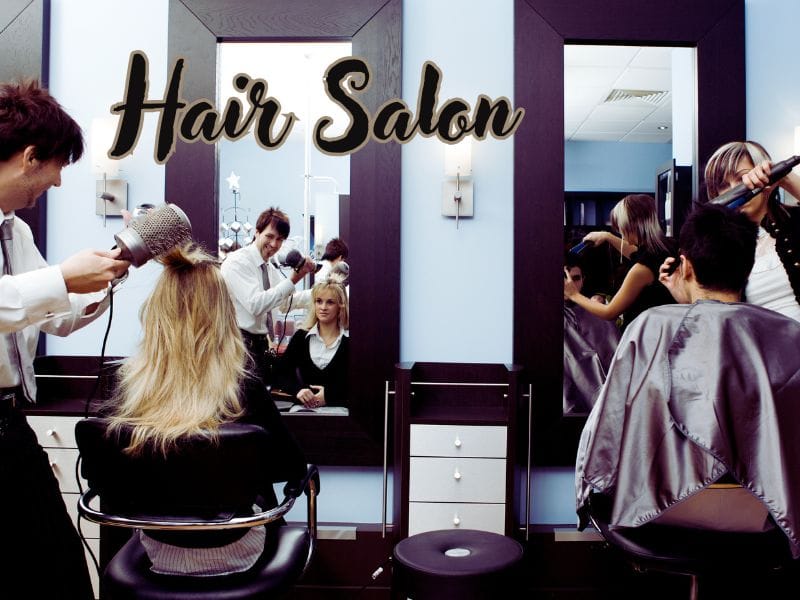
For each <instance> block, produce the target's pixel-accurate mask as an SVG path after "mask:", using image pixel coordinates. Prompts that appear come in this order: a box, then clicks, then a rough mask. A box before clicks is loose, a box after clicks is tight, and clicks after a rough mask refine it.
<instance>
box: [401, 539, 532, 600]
mask: <svg viewBox="0 0 800 600" xmlns="http://www.w3.org/2000/svg"><path fill="white" fill-rule="evenodd" d="M392 558H393V566H392V595H393V597H395V598H406V597H408V598H412V600H434V599H435V600H441V599H442V598H458V600H483V599H487V598H497V597H501V596H498V594H511V593H512V592H513V591H514V587H515V584H516V583H518V582H517V581H516V580H517V575H518V573H517V572H518V567H519V566H520V565H521V563H522V545H521V544H520V543H519V542H517V541H516V540H513V539H511V538H509V537H505V536H502V535H499V534H497V533H490V532H488V531H476V530H473V529H444V530H440V531H428V532H426V533H419V534H417V535H412V536H411V537H408V538H406V539H404V540H403V541H401V542H400V543H398V544H397V545H396V546H395V547H394V552H393V557H392Z"/></svg>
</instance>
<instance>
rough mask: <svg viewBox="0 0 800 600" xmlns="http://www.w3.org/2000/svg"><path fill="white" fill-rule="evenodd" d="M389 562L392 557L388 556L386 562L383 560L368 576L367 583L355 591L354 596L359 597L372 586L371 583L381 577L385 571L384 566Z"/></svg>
mask: <svg viewBox="0 0 800 600" xmlns="http://www.w3.org/2000/svg"><path fill="white" fill-rule="evenodd" d="M391 562H392V557H391V555H389V557H387V558H386V560H384V561H383V562H382V563H381V564H380V565H378V568H377V569H375V570H374V571H373V572H372V574H371V575H370V576H369V581H368V582H367V583H365V584H364V585H362V586H361V587H360V588H359V589H358V590H356V592H355V593H356V595H357V596H360V595H361V594H363V593H364V591H365V590H366V589H367V588H368V587H370V586H372V584H373V582H374V581H375V580H376V579H378V577H380V576H381V574H382V573H383V572H384V571H385V570H386V566H387V565H388V564H389V563H391Z"/></svg>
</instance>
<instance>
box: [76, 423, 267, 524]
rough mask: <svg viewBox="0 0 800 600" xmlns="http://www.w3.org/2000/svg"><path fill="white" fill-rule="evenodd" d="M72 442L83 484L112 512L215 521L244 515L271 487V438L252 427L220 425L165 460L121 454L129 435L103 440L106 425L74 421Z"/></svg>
mask: <svg viewBox="0 0 800 600" xmlns="http://www.w3.org/2000/svg"><path fill="white" fill-rule="evenodd" d="M75 437H76V440H77V442H78V448H79V450H80V453H81V473H82V475H83V477H84V478H85V479H86V480H87V481H88V482H89V487H90V488H92V489H93V490H95V491H96V492H98V493H99V494H100V497H101V499H102V501H103V502H104V504H105V506H108V507H112V508H113V509H114V510H124V509H125V507H126V506H130V507H133V506H135V507H136V510H153V511H154V512H156V511H157V512H163V511H169V512H170V513H171V514H175V515H180V514H187V515H189V514H191V515H216V514H219V513H220V512H221V511H222V512H224V511H225V510H226V509H230V510H233V511H239V510H243V509H248V508H249V507H250V506H251V505H252V504H253V502H254V501H255V500H256V498H257V496H258V494H259V493H260V491H261V490H264V489H265V486H268V485H269V484H270V481H269V470H270V469H269V464H268V462H269V457H270V455H271V454H270V444H269V441H270V435H269V433H268V432H266V431H265V430H264V429H263V428H261V427H258V426H257V425H252V424H246V423H228V424H224V425H222V426H221V427H220V428H219V431H218V432H217V435H216V437H215V438H212V437H211V436H207V435H198V436H192V437H189V438H186V439H185V440H183V441H181V442H180V444H178V446H177V447H176V448H175V449H174V450H172V451H170V452H169V453H168V454H167V456H166V457H165V456H164V455H163V454H161V453H160V452H159V451H156V450H146V451H144V452H143V453H141V454H139V455H135V456H131V455H130V454H127V453H125V452H124V449H125V448H126V447H127V446H128V442H129V440H130V430H126V429H123V430H122V431H120V432H119V433H114V434H109V433H108V421H107V420H105V419H99V418H89V419H84V420H81V421H79V422H78V423H77V425H76V427H75Z"/></svg>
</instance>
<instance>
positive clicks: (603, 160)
mask: <svg viewBox="0 0 800 600" xmlns="http://www.w3.org/2000/svg"><path fill="white" fill-rule="evenodd" d="M694 64H695V59H694V48H685V47H669V46H623V45H597V44H565V45H564V192H565V193H564V248H565V254H564V257H565V258H564V263H565V267H566V268H567V269H568V270H569V275H570V279H571V280H572V281H573V282H574V284H575V286H576V288H577V290H578V292H579V293H580V294H581V295H582V296H583V297H584V298H587V299H591V300H593V301H594V302H597V303H600V304H606V305H608V304H609V302H610V301H611V298H613V297H614V296H615V295H616V294H617V292H618V291H619V288H620V286H621V285H622V281H623V279H624V278H625V276H626V275H627V272H628V271H629V270H630V268H631V267H632V265H633V263H632V261H631V260H629V259H627V258H626V257H625V256H623V255H621V254H620V253H619V252H618V251H617V249H616V248H615V247H614V246H612V245H611V244H600V245H597V246H589V245H585V244H582V240H583V238H584V236H585V235H586V234H588V233H590V232H596V231H605V232H609V233H611V234H612V235H614V236H619V235H620V232H617V231H614V230H613V229H612V227H611V218H610V213H611V211H612V210H613V208H614V207H615V205H617V203H618V202H620V201H622V199H623V198H624V197H625V196H627V195H631V194H640V195H646V196H649V197H651V198H652V199H653V207H654V208H655V209H656V211H657V214H658V220H659V224H660V226H661V230H662V232H663V233H664V235H666V236H668V237H672V236H674V235H677V233H676V232H677V229H678V228H679V227H680V224H681V223H682V222H683V217H684V215H685V214H686V211H687V210H688V209H689V208H690V206H691V199H692V185H691V183H692V181H691V180H692V177H691V174H692V173H691V172H692V167H691V165H692V163H694V162H695V159H694V155H693V152H694V147H695V127H694V111H695V105H696V102H695V89H696V85H695V82H696V76H695V72H694ZM673 165H674V166H673ZM678 165H680V166H678ZM670 176H673V177H674V178H678V179H679V181H677V182H676V181H672V180H670ZM676 183H677V184H679V185H676ZM685 184H688V185H685ZM653 285H654V286H658V285H660V284H658V283H654V284H653ZM649 293H650V292H648V294H649ZM653 295H654V296H655V297H658V295H657V294H655V293H653ZM664 296H665V297H666V295H664ZM592 309H597V310H598V311H599V310H600V308H598V306H597V305H596V304H593V303H592V304H585V305H580V304H576V303H575V302H572V301H570V300H565V301H564V406H563V412H564V415H573V416H577V415H586V414H588V412H589V411H590V410H591V407H592V406H593V405H594V402H595V400H596V399H597V395H598V393H599V391H600V389H601V386H602V384H603V381H604V380H605V375H606V373H607V372H608V368H609V366H610V363H611V358H612V356H613V353H614V350H615V349H616V344H617V342H618V340H619V336H620V333H621V330H622V329H623V327H625V326H627V325H628V321H629V320H630V318H631V317H632V316H633V311H630V310H625V311H623V312H622V313H621V314H619V315H616V314H615V313H616V309H615V307H612V306H609V307H607V308H606V307H603V310H607V309H614V310H613V311H612V313H611V314H610V315H605V314H603V313H602V312H592Z"/></svg>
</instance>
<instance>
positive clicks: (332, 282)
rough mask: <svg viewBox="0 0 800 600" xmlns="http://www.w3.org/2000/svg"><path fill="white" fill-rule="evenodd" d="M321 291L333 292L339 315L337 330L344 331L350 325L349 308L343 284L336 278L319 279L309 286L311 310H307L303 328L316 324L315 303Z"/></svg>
mask: <svg viewBox="0 0 800 600" xmlns="http://www.w3.org/2000/svg"><path fill="white" fill-rule="evenodd" d="M322 292H331V293H332V294H333V298H334V300H336V304H338V305H339V316H338V319H337V323H338V325H339V331H344V330H345V329H349V327H350V310H349V308H348V301H347V292H346V291H345V289H344V284H342V283H341V282H339V281H338V280H336V279H333V278H331V279H326V280H325V281H320V282H319V283H317V284H315V285H314V287H313V288H311V310H309V311H308V316H307V317H306V320H305V322H304V323H303V329H306V330H308V329H311V328H312V327H313V326H314V325H316V324H317V311H316V307H315V304H316V302H317V298H319V296H320V294H321V293H322Z"/></svg>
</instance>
